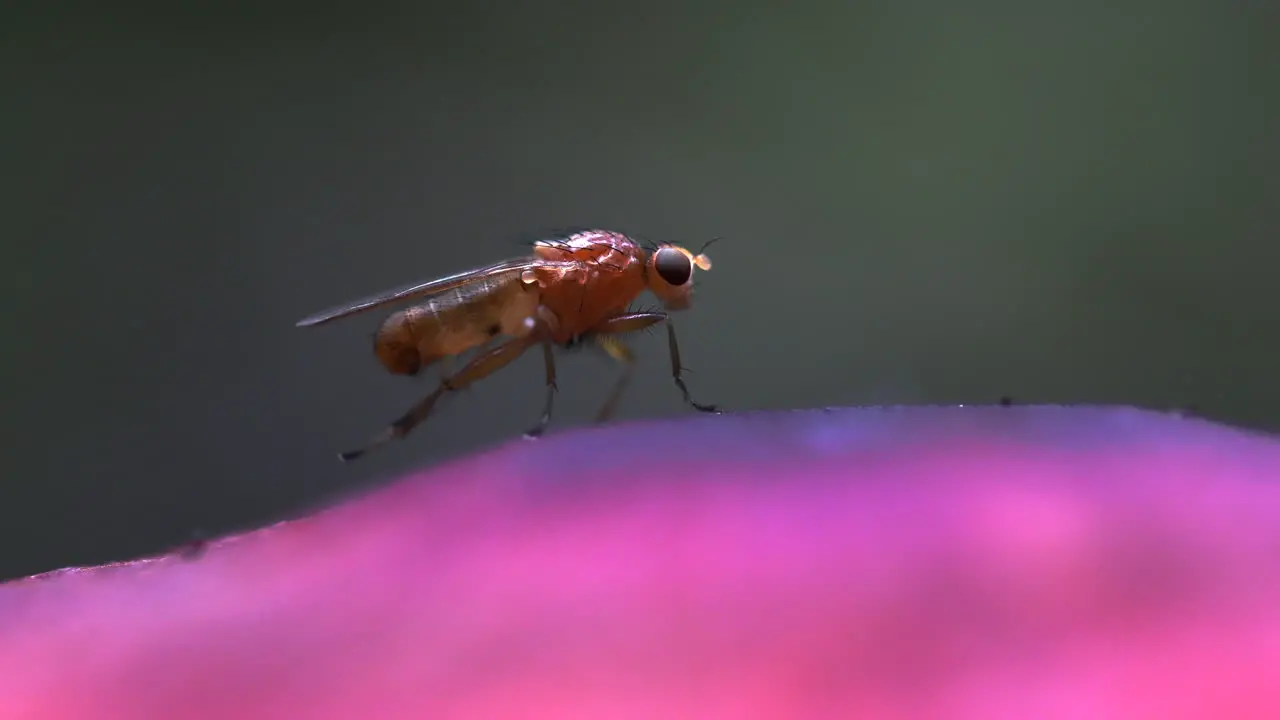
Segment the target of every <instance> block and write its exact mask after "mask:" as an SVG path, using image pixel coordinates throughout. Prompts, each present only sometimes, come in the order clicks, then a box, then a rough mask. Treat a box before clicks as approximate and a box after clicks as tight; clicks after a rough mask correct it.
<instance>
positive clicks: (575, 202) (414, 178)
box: [0, 0, 1280, 577]
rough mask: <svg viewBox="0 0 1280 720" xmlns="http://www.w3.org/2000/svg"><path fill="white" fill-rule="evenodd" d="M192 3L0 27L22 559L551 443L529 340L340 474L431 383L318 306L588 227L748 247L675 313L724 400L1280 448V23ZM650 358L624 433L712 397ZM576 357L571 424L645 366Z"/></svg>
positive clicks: (56, 14) (16, 507) (63, 12)
mask: <svg viewBox="0 0 1280 720" xmlns="http://www.w3.org/2000/svg"><path fill="white" fill-rule="evenodd" d="M199 7H200V6H199V5H195V4H189V5H187V6H185V7H184V8H183V9H182V10H179V11H175V10H172V9H165V8H163V7H155V8H149V7H143V6H138V7H136V8H132V9H131V8H129V7H127V6H123V5H121V6H117V7H116V8H114V9H112V8H109V7H108V4H105V3H104V4H103V5H102V6H100V7H96V8H94V7H91V6H87V7H85V8H81V9H73V8H72V7H70V6H67V5H57V4H54V3H49V4H46V5H44V6H43V9H41V10H28V11H22V12H19V11H16V10H9V11H7V12H6V17H4V19H3V22H0V59H2V60H3V64H2V65H0V73H2V75H0V78H2V80H3V88H4V105H3V108H4V112H3V114H2V115H0V129H2V130H3V132H2V133H0V143H2V145H0V152H2V153H3V168H4V173H3V177H4V187H3V188H2V189H3V192H2V193H0V198H3V200H2V202H3V203H4V205H3V229H4V233H3V237H4V241H5V243H6V246H5V247H6V251H7V254H6V257H7V258H8V261H7V262H5V263H4V266H3V267H4V270H3V277H4V287H5V291H6V295H5V298H4V300H5V302H4V305H3V307H4V315H3V317H4V323H5V327H4V328H3V330H4V337H5V338H6V343H7V344H6V350H7V351H6V352H5V353H4V359H3V363H4V364H3V373H2V374H0V375H2V376H3V378H4V382H5V388H4V395H3V398H4V401H5V402H4V405H5V412H4V421H5V426H4V432H3V437H4V447H3V449H4V451H5V458H6V464H5V470H4V476H3V481H2V482H0V577H12V576H17V575H21V574H25V573H31V572H36V571H42V570H47V569H52V568H55V567H60V566H65V565H68V564H82V563H96V562H102V561H107V560H113V559H125V558H129V557H132V556H136V555H139V554H143V553H149V552H154V551H157V550H160V549H162V548H164V547H167V546H171V545H173V544H176V543H180V542H182V541H184V540H186V539H187V538H189V537H190V536H191V533H193V532H197V531H199V532H203V533H206V534H219V533H223V532H227V531H231V530H235V529H241V528H247V527H252V526H254V525H257V524H261V523H265V522H271V521H273V520H276V519H279V518H281V517H284V516H287V515H291V514H296V513H299V512H303V511H305V510H306V509H307V508H310V507H313V506H315V505H316V504H319V503H322V502H324V501H326V499H328V498H332V497H333V496H334V495H336V494H341V493H345V492H350V491H353V490H356V489H359V488H362V487H368V486H370V485H371V484H374V483H377V482H380V481H383V480H385V479H386V478H388V477H389V476H391V475H393V474H394V473H396V472H398V471H400V470H403V469H407V468H409V467H412V466H417V465H424V464H428V463H430V462H433V461H437V460H440V459H444V458H447V457H451V456H455V455H458V454H461V453H464V452H467V451H471V450H477V449H480V448H482V447H485V446H490V445H493V444H495V443H499V442H502V441H505V440H507V439H509V438H511V437H512V436H513V435H514V434H517V433H519V432H520V431H522V430H524V429H525V428H526V427H528V426H529V424H530V423H531V422H532V421H533V420H535V419H536V417H537V414H538V411H539V408H540V403H541V401H542V387H541V371H542V370H541V364H540V360H539V359H538V357H537V355H536V354H530V355H529V356H528V357H525V358H523V359H522V360H521V361H520V362H519V363H518V364H517V365H516V366H514V367H513V368H511V369H509V371H507V372H504V373H503V374H501V375H500V376H498V377H496V378H494V379H492V380H491V381H490V382H487V383H485V384H484V385H481V386H478V387H477V388H475V389H474V390H473V391H472V392H471V393H470V394H469V395H468V396H466V397H456V398H453V400H452V401H451V402H449V403H447V404H446V405H445V407H444V408H443V411H442V414H441V415H439V416H437V417H436V418H434V419H433V420H432V421H431V422H429V423H428V424H427V425H426V426H425V427H424V428H423V429H422V430H421V431H420V432H419V433H417V434H415V435H414V436H413V438H412V439H411V440H409V441H406V442H403V443H400V444H398V445H396V446H393V447H390V448H388V449H386V450H384V451H383V452H381V453H379V454H378V455H375V456H371V457H369V458H367V459H365V460H363V461H361V462H360V463H358V464H354V465H349V466H344V465H342V464H340V463H339V462H338V461H337V460H336V458H335V453H336V452H337V451H338V450H342V449H346V448H348V447H351V446H352V445H354V444H358V443H361V442H363V441H364V440H365V439H367V438H368V437H370V436H371V435H372V434H374V433H376V432H377V431H378V430H380V429H381V428H382V427H383V426H384V425H385V423H386V422H387V421H389V420H390V419H391V418H392V417H394V416H396V415H397V414H399V413H400V412H401V411H402V410H404V409H405V408H406V407H408V406H409V405H410V404H411V403H413V402H414V401H415V400H416V399H417V398H418V397H420V396H421V395H422V394H423V393H425V392H426V391H427V390H428V389H429V387H430V385H431V384H432V383H433V382H434V380H435V377H436V376H435V375H434V374H428V376H427V377H426V378H424V379H421V380H417V381H414V380H408V379H404V378H396V377H391V376H388V375H386V374H384V373H383V372H382V371H381V370H380V368H379V366H378V365H377V364H376V363H375V361H374V359H373V357H372V356H371V351H370V343H369V335H368V334H369V332H370V330H371V329H372V328H373V326H374V325H375V324H376V322H377V317H375V316H361V317H359V318H354V319H351V320H349V321H346V322H344V323H342V324H338V325H331V326H327V327H324V328H321V329H312V330H299V329H295V328H294V327H293V323H294V322H295V321H296V320H298V319H299V318H301V317H302V316H303V315H306V314H308V313H310V312H312V311H315V310H319V309H322V308H324V307H327V306H329V305H332V304H335V303H337V302H341V301H344V300H349V299H352V298H354V297H357V296H359V295H362V294H365V293H367V292H371V291H376V290H380V289H383V288H385V287H388V286H394V285H398V284H401V283H403V282H406V281H412V280H417V279H421V278H426V277H431V276H435V275H440V274H446V273H451V272H454V271H457V270H461V269H464V268H467V267H470V266H473V265H477V264H482V263H486V262H489V261H492V260H495V259H498V258H502V257H506V256H508V255H512V254H517V253H519V252H522V251H523V248H522V246H521V243H522V242H524V241H527V240H528V239H529V238H530V237H531V236H532V235H531V234H533V233H536V232H537V231H539V230H543V229H550V228H557V227H563V226H581V225H587V226H593V225H594V226H604V227H610V228H617V229H621V230H626V231H632V232H635V233H638V234H640V235H643V236H644V237H646V238H650V239H654V240H669V241H676V242H681V243H684V244H688V245H694V246H696V245H698V244H700V243H701V242H703V241H704V240H706V239H708V238H710V237H714V236H721V237H723V238H724V239H723V240H721V241H720V243H719V244H718V245H716V246H715V247H714V251H713V252H712V253H711V255H712V258H713V260H714V262H715V268H714V270H713V271H712V272H710V273H707V274H704V275H701V276H700V280H701V281H702V284H701V286H700V287H701V289H700V292H699V294H698V296H697V303H696V305H695V307H694V309H693V310H692V311H691V312H688V313H685V314H683V316H681V317H680V318H679V324H678V326H677V327H678V329H679V330H680V331H681V337H682V346H683V347H682V349H683V352H684V355H685V360H686V362H687V364H688V365H689V366H691V367H692V368H693V369H694V370H695V371H696V374H694V375H692V376H690V383H691V387H692V390H693V391H694V394H695V396H696V397H698V398H700V399H701V400H702V401H703V402H714V403H721V404H724V405H726V406H728V407H730V408H733V409H753V408H788V407H803V406H814V405H828V404H832V405H834V404H879V403H960V402H964V403H987V402H994V401H996V400H997V399H998V398H999V397H1000V396H1002V395H1010V396H1013V397H1014V398H1015V399H1017V400H1019V401H1024V402H1063V403H1071V402H1088V403H1093V402H1108V403H1127V404H1136V405H1144V406H1152V407H1162V408H1163V407H1172V406H1187V405H1194V406H1196V407H1198V408H1199V409H1200V411H1201V412H1202V413H1203V414H1206V415H1209V416H1211V417H1214V418H1218V419H1222V420H1225V421H1229V422H1232V423H1236V424H1241V425H1247V426H1251V427H1258V428H1272V429H1274V428H1280V379H1277V368H1278V367H1280V341H1278V340H1277V319H1280V314H1278V310H1277V293H1276V290H1275V289H1274V287H1273V281H1274V278H1275V277H1276V272H1277V260H1280V245H1278V244H1277V234H1278V233H1280V202H1278V201H1277V198H1280V144H1278V143H1277V140H1276V128H1277V127H1280V72H1278V68H1280V63H1278V61H1280V44H1278V43H1277V42H1276V38H1277V31H1276V28H1277V27H1280V23H1278V22H1277V21H1278V20H1280V16H1278V14H1277V11H1276V10H1275V9H1274V8H1275V7H1276V6H1275V5H1274V4H1273V3H1264V2H1221V1H1220V0H1217V1H1204V2H1193V1H1191V0H1165V1H1163V2H1155V1H1154V0H1152V1H1151V2H1115V3H1106V4H1103V3H1098V4H1096V7H1095V6H1093V5H1089V4H1081V3H1065V2H1063V3H1030V4H1027V3H1023V4H1014V5H1011V6H1010V7H1011V8H1012V9H1009V8H1006V9H1002V10H999V11H996V9H995V8H994V7H992V8H990V9H988V10H986V11H984V10H981V9H974V8H965V7H961V4H958V3H957V4H952V3H944V2H933V3H908V2H893V3H888V2H885V3H812V4H800V5H795V4H791V5H788V4H782V3H771V4H764V3H759V4H742V3H739V4H719V5H714V4H710V3H705V4H703V3H674V2H671V3H612V2H595V3H587V2H582V3H561V4H552V3H525V4H518V3H474V4H470V5H468V4H465V3H454V4H449V5H447V6H446V5H444V4H440V5H433V6H428V5H427V4H419V5H418V6H416V7H410V5H409V4H406V7H405V8H402V9H399V10H391V9H387V10H382V9H378V7H377V6H376V5H374V4H369V3H366V4H364V5H362V6H358V7H357V8H356V9H354V10H343V11H340V10H338V9H329V8H330V7H331V6H325V5H323V4H320V3H311V4H307V5H305V6H303V5H298V6H286V5H275V6H273V5H263V4H260V5H256V6H255V5H252V4H249V3H243V4H224V5H222V6H220V7H219V8H217V9H212V8H211V9H209V10H208V11H207V12H206V11H201V10H199ZM635 344H636V348H637V350H638V352H639V354H640V356H641V360H642V365H641V367H640V369H639V372H638V376H637V378H636V381H635V382H634V383H633V385H632V388H631V392H630V394H629V395H628V396H627V399H626V401H625V402H624V405H623V409H622V417H624V418H637V417H654V416H664V415H677V414H681V413H685V412H687V410H686V409H685V408H684V407H683V406H682V405H681V403H680V399H679V395H678V393H677V392H676V390H675V388H674V387H672V385H671V383H670V379H669V375H668V372H667V366H666V365H665V359H666V354H665V353H666V347H665V344H664V340H663V337H662V335H653V336H648V337H643V338H642V339H640V340H638V341H637V342H636V343H635ZM560 372H561V389H562V392H561V395H560V399H559V401H558V406H557V414H556V422H557V424H556V427H559V428H564V427H567V426H569V425H572V424H578V423H582V422H585V421H587V420H589V419H590V416H591V414H592V413H593V412H594V411H595V409H596V407H597V405H598V403H599V402H600V400H601V399H602V398H603V395H604V393H605V392H606V391H607V389H608V387H609V384H610V383H611V382H612V380H613V378H614V377H615V374H616V368H615V367H613V366H611V365H610V364H609V362H608V361H607V360H605V359H603V358H601V357H598V356H594V355H583V356H577V357H570V358H565V359H562V360H561V362H560ZM655 452H660V449H655ZM571 461H572V459H571V458H566V462H571Z"/></svg>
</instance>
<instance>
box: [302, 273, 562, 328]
mask: <svg viewBox="0 0 1280 720" xmlns="http://www.w3.org/2000/svg"><path fill="white" fill-rule="evenodd" d="M574 266H576V263H574V262H560V261H548V260H542V259H539V258H528V257H524V258H516V259H513V260H504V261H503V262H500V263H497V264H496V265H490V266H488V267H483V268H475V269H472V270H467V271H465V272H460V273H456V274H454V275H449V276H446V277H442V278H437V279H435V280H428V281H427V282H419V283H414V284H412V285H405V286H403V287H398V288H393V289H391V290H386V291H384V292H381V293H378V294H376V295H370V296H368V297H364V298H361V299H359V300H354V301H352V302H349V303H345V304H343V305H338V306H337V307H333V308H329V309H328V310H323V311H321V312H318V313H315V314H314V315H309V316H307V317H305V318H303V319H301V320H299V321H298V324H297V327H314V326H316V325H323V324H325V323H327V322H332V321H334V320H338V319H340V318H344V317H347V316H349V315H355V314H357V313H362V312H365V311H367V310H373V309H374V308H379V307H382V306H383V305H388V304H390V303H393V302H398V301H401V300H408V299H410V298H421V297H426V296H429V295H438V294H440V293H444V292H448V291H449V290H454V289H457V288H472V286H473V289H474V291H475V292H474V293H473V292H466V293H463V294H462V295H465V296H466V297H467V299H469V300H474V299H475V298H477V297H480V296H483V295H487V294H489V293H491V292H493V291H495V290H498V289H500V288H502V287H505V286H506V284H507V283H508V282H510V281H513V280H519V279H520V276H521V275H522V274H523V273H524V271H525V270H531V269H534V268H548V267H550V268H556V269H562V270H563V269H568V268H570V267H574ZM460 297H461V296H460Z"/></svg>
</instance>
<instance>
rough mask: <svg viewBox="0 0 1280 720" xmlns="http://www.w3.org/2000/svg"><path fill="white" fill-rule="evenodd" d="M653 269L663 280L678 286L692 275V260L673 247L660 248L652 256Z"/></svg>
mask: <svg viewBox="0 0 1280 720" xmlns="http://www.w3.org/2000/svg"><path fill="white" fill-rule="evenodd" d="M653 269H654V270H656V271H657V272H658V277H660V278H662V280H663V282H665V283H667V284H668V285H674V286H675V287H680V286H681V285H684V284H685V283H687V282H689V278H690V277H691V276H692V275H693V262H692V261H691V260H689V256H688V255H686V254H684V253H682V252H680V251H679V250H677V249H675V248H662V249H661V250H659V251H658V253H657V254H656V255H655V256H654V258H653Z"/></svg>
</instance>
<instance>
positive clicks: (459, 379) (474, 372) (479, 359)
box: [338, 336, 538, 462]
mask: <svg viewBox="0 0 1280 720" xmlns="http://www.w3.org/2000/svg"><path fill="white" fill-rule="evenodd" d="M537 342H538V339H537V338H536V337H533V336H526V337H518V338H515V339H513V340H508V341H507V342H505V343H503V344H501V345H499V346H498V347H496V348H494V349H492V350H490V351H488V352H485V353H483V354H481V355H477V356H476V357H474V358H472V359H471V362H468V363H467V364H466V365H465V366H463V368H462V369H461V370H459V371H458V372H457V373H455V374H453V375H450V376H449V377H447V378H444V379H442V380H441V381H440V384H439V385H438V386H437V387H436V389H435V390H433V391H431V394H430V395H427V396H426V397H425V398H423V399H422V400H421V401H420V402H418V404H417V405H414V406H413V407H412V408H409V411H408V412H406V413H405V414H404V415H401V416H400V417H399V418H397V419H396V420H395V421H394V422H392V423H391V425H390V426H389V427H387V429H386V430H385V431H384V432H383V433H382V434H381V435H379V436H378V437H376V438H374V439H373V440H372V441H371V442H369V443H368V444H367V445H365V446H364V447H361V448H358V449H356V450H348V451H346V452H343V453H339V454H338V457H339V458H340V459H341V460H342V461H343V462H349V461H351V460H355V459H356V458H358V457H360V456H362V455H365V454H367V453H369V452H370V451H371V450H374V449H375V448H377V447H379V446H381V445H384V444H386V443H388V442H390V441H392V440H399V439H400V438H402V437H404V436H405V435H408V434H409V432H410V431H412V430H413V429H414V428H415V427H417V426H418V425H421V424H422V421H424V420H426V419H427V416H429V415H430V414H431V409H432V408H433V407H435V404H436V402H437V401H438V400H439V399H440V398H441V397H442V396H443V395H444V394H445V393H447V392H454V391H456V390H462V389H464V388H466V387H467V386H469V385H471V384H472V383H474V382H477V381H480V380H483V379H484V378H486V377H488V376H490V375H492V374H493V373H495V372H497V371H498V370H501V369H502V368H504V367H506V366H507V365H509V364H511V362H512V361H513V360H515V359H516V358H518V357H520V356H521V355H523V354H524V352H525V351H526V350H528V349H529V348H530V347H533V345H534V344H535V343H537Z"/></svg>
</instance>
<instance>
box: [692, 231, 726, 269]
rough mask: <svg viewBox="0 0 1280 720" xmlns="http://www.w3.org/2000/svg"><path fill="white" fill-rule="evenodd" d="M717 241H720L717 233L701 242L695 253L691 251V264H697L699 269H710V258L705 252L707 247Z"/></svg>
mask: <svg viewBox="0 0 1280 720" xmlns="http://www.w3.org/2000/svg"><path fill="white" fill-rule="evenodd" d="M719 241H720V236H719V235H717V236H716V237H713V238H711V239H710V240H708V241H706V242H704V243H702V247H700V248H698V251H697V252H696V253H693V257H692V260H693V264H694V265H697V266H698V269H699V270H703V271H706V270H710V269H711V258H709V257H707V256H706V255H705V253H706V251H707V248H709V247H711V246H712V245H714V244H716V243H717V242H719Z"/></svg>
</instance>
